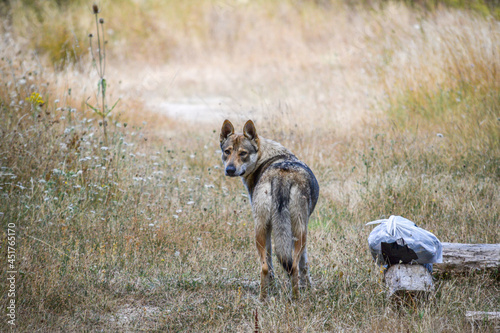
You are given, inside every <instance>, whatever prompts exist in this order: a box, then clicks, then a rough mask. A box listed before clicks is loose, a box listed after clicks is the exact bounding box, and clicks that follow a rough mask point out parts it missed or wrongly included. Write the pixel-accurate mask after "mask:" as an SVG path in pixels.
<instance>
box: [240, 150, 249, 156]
mask: <svg viewBox="0 0 500 333" xmlns="http://www.w3.org/2000/svg"><path fill="white" fill-rule="evenodd" d="M247 154H248V153H247V152H246V151H240V157H245V156H247Z"/></svg>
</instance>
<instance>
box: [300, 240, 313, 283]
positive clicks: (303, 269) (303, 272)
mask: <svg viewBox="0 0 500 333" xmlns="http://www.w3.org/2000/svg"><path fill="white" fill-rule="evenodd" d="M299 278H300V287H301V288H310V287H311V276H310V275H309V264H308V262H307V249H306V248H305V247H304V251H303V252H302V256H301V257H300V261H299Z"/></svg>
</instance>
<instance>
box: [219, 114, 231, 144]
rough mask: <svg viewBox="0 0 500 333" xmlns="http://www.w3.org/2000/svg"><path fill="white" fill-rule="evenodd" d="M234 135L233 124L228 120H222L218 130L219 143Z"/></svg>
mask: <svg viewBox="0 0 500 333" xmlns="http://www.w3.org/2000/svg"><path fill="white" fill-rule="evenodd" d="M233 133H234V127H233V124H231V122H230V121H229V120H227V119H226V120H224V123H223V124H222V129H221V130H220V143H222V142H223V141H225V140H226V139H227V137H228V136H230V135H231V134H233Z"/></svg>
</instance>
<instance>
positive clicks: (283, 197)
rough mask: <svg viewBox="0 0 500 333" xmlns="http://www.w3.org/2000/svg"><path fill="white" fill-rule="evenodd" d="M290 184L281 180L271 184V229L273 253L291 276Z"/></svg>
mask: <svg viewBox="0 0 500 333" xmlns="http://www.w3.org/2000/svg"><path fill="white" fill-rule="evenodd" d="M290 189H291V186H290V184H286V182H284V181H283V180H282V179H275V180H274V181H273V184H272V197H273V207H272V227H273V234H274V251H275V252H276V256H277V257H278V260H279V261H280V263H281V265H282V266H283V268H284V269H285V271H286V272H287V273H288V275H291V274H292V265H293V234H292V223H291V218H290Z"/></svg>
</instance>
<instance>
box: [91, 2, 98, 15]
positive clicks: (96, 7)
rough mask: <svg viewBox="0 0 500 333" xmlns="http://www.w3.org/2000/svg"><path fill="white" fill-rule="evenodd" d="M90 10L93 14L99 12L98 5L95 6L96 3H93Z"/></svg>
mask: <svg viewBox="0 0 500 333" xmlns="http://www.w3.org/2000/svg"><path fill="white" fill-rule="evenodd" d="M92 12H93V13H94V14H98V13H99V7H98V6H97V4H96V3H94V4H93V5H92Z"/></svg>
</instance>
